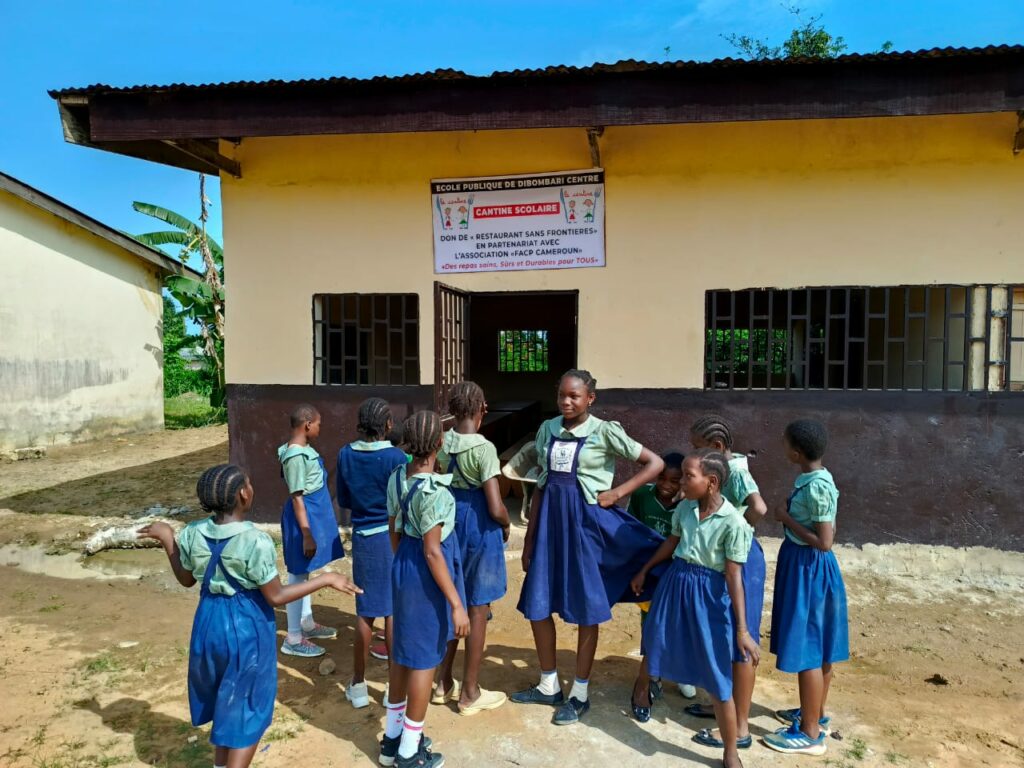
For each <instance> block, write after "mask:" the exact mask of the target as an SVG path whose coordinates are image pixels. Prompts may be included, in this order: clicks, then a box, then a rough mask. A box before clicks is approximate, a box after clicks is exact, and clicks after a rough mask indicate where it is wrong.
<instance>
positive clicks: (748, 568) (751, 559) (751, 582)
mask: <svg viewBox="0 0 1024 768" xmlns="http://www.w3.org/2000/svg"><path fill="white" fill-rule="evenodd" d="M765 571H766V566H765V561H764V550H763V549H762V548H761V542H759V541H758V540H757V538H756V537H755V538H753V539H751V541H750V552H748V553H747V562H745V563H744V564H743V599H744V600H745V601H746V607H747V631H748V632H750V636H751V637H753V638H754V642H755V643H760V642H761V614H762V613H763V612H764V581H765ZM738 652H739V651H738V650H737V653H738ZM736 660H737V661H742V660H743V659H742V657H738V658H737V659H736Z"/></svg>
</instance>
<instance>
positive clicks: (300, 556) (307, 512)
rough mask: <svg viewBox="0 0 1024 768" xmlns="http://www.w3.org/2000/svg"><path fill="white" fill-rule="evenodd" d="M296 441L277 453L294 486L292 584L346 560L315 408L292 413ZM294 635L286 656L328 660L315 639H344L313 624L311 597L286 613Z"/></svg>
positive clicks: (286, 528)
mask: <svg viewBox="0 0 1024 768" xmlns="http://www.w3.org/2000/svg"><path fill="white" fill-rule="evenodd" d="M291 428H292V433H291V437H290V438H289V439H288V442H287V443H285V444H284V445H282V446H281V447H280V448H278V449H277V458H278V460H279V461H280V462H281V475H282V476H283V477H284V482H285V484H286V485H287V486H288V500H287V501H286V502H285V503H284V508H283V509H282V510H281V544H282V548H283V549H284V564H285V568H287V570H288V583H289V584H298V583H299V582H302V581H305V580H306V579H308V578H309V574H310V572H312V571H315V570H317V569H318V568H323V567H324V566H325V565H327V564H328V563H330V562H333V561H334V560H338V559H340V558H342V557H344V556H345V552H344V550H343V549H342V548H341V537H340V536H339V535H338V521H337V518H335V516H334V505H333V504H332V503H331V494H330V491H328V490H327V472H326V470H325V469H324V460H323V459H322V458H320V454H319V453H317V452H316V449H315V448H314V447H313V446H311V445H310V444H309V441H310V440H315V439H316V438H317V437H318V436H319V435H320V413H319V412H318V411H317V410H316V408H314V407H313V406H311V405H300V406H298V407H297V408H296V409H295V410H294V411H292V414H291ZM286 612H287V615H288V634H287V636H286V637H285V640H284V643H283V644H282V645H281V652H282V653H285V654H288V655H289V656H305V657H314V656H322V655H323V654H324V649H323V648H321V647H320V646H319V645H316V644H314V643H313V642H311V640H329V639H331V638H334V637H337V636H338V631H337V630H336V629H334V628H333V627H324V626H321V625H320V624H317V623H316V622H315V621H314V620H313V604H312V601H311V600H310V598H309V597H305V598H304V599H303V600H302V601H300V602H296V603H291V604H289V605H288V608H287V609H286Z"/></svg>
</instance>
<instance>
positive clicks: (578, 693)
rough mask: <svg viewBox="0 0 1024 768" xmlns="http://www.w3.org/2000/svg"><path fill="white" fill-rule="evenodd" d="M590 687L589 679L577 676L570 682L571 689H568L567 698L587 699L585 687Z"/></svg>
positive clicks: (582, 700) (581, 700)
mask: <svg viewBox="0 0 1024 768" xmlns="http://www.w3.org/2000/svg"><path fill="white" fill-rule="evenodd" d="M589 687H590V681H589V680H580V679H579V678H578V677H577V678H576V679H575V680H574V681H573V683H572V690H571V691H569V698H570V699H571V698H574V697H575V699H576V700H577V701H579V702H581V703H582V702H584V701H586V700H587V695H588V694H587V689H588V688H589Z"/></svg>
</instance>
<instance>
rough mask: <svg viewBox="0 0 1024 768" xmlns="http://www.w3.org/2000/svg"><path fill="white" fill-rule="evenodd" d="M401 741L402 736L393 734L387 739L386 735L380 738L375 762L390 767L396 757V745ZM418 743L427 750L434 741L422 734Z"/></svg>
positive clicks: (385, 767) (386, 767)
mask: <svg viewBox="0 0 1024 768" xmlns="http://www.w3.org/2000/svg"><path fill="white" fill-rule="evenodd" d="M401 743H402V736H401V735H398V736H395V738H393V739H389V738H388V737H387V736H385V737H384V738H382V739H381V740H380V756H379V757H378V758H377V762H378V763H379V764H380V765H383V766H384V768H390V767H391V766H392V765H394V764H395V760H397V759H398V745H399V744H401ZM420 744H422V745H423V748H424V749H426V750H429V749H430V748H431V747H432V746H434V743H433V742H432V741H431V740H430V737H429V736H424V737H423V739H422V741H420Z"/></svg>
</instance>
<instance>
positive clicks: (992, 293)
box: [704, 285, 1024, 392]
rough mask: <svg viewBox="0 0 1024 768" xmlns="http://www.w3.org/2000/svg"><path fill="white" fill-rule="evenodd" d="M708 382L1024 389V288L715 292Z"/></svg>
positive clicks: (708, 315)
mask: <svg viewBox="0 0 1024 768" xmlns="http://www.w3.org/2000/svg"><path fill="white" fill-rule="evenodd" d="M705 319H706V343H705V379H704V380H705V387H706V388H708V389H854V390H921V391H956V392H961V391H977V390H986V389H987V390H990V391H1003V390H1008V391H1024V288H1022V287H1021V286H1006V285H974V286H964V285H912V286H897V287H853V286H850V287H828V288H797V289H775V288H772V289H746V290H742V291H724V290H717V291H708V292H707V294H706V306H705Z"/></svg>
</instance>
